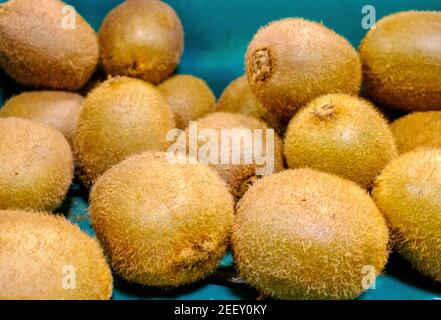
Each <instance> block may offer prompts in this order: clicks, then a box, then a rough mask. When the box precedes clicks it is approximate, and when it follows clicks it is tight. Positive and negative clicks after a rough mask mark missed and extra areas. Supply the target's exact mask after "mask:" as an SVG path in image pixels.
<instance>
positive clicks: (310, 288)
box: [232, 169, 389, 300]
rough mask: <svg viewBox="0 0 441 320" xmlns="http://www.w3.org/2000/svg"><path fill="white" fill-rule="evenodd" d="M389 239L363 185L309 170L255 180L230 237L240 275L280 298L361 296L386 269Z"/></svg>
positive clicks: (263, 291) (270, 295)
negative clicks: (362, 187) (361, 186)
mask: <svg viewBox="0 0 441 320" xmlns="http://www.w3.org/2000/svg"><path fill="white" fill-rule="evenodd" d="M388 243H389V232H388V227H387V224H386V221H385V219H384V217H383V215H382V214H381V213H380V211H379V210H378V209H377V207H376V206H375V203H374V202H373V201H372V199H371V198H370V196H369V195H368V193H367V192H366V191H365V190H363V189H361V188H360V187H359V186H358V185H357V184H355V183H354V182H351V181H349V180H345V179H343V178H340V177H337V176H334V175H331V174H327V173H323V172H318V171H314V170H311V169H296V170H291V169H290V170H287V171H284V172H281V173H276V174H274V175H271V176H268V177H265V178H263V179H261V180H259V181H257V182H256V183H255V184H254V185H253V186H251V187H250V189H249V190H248V192H247V193H246V194H245V195H244V197H243V198H242V200H241V201H240V203H239V206H238V210H237V217H236V222H235V226H234V227H233V235H232V247H233V252H234V261H235V262H236V264H237V267H238V269H239V273H240V275H241V277H242V278H244V279H245V281H247V282H248V283H249V284H250V285H251V286H253V287H254V288H256V289H258V290H259V291H260V292H261V293H262V294H263V295H264V296H269V297H274V298H277V299H314V300H315V299H353V298H356V297H358V296H359V295H360V294H361V293H362V292H363V291H364V290H366V289H368V286H369V284H373V281H372V280H374V279H375V276H376V275H378V274H380V273H381V272H382V270H383V268H384V266H385V264H386V262H387V259H388V253H389V249H388ZM367 278H369V280H371V281H367V282H366V283H364V280H366V279H367Z"/></svg>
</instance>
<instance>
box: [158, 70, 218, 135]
mask: <svg viewBox="0 0 441 320" xmlns="http://www.w3.org/2000/svg"><path fill="white" fill-rule="evenodd" d="M158 89H159V91H160V92H161V93H162V95H163V96H164V98H165V101H166V102H167V103H168V105H169V106H170V108H171V109H172V111H173V112H174V113H175V119H176V125H177V127H178V128H180V129H185V128H186V127H187V126H188V123H189V121H194V120H197V119H199V118H201V117H203V116H205V115H206V114H207V113H210V112H213V111H214V107H215V105H216V97H215V96H214V94H213V92H212V91H211V89H210V87H209V86H208V85H207V83H206V82H205V81H204V80H202V79H200V78H197V77H194V76H191V75H175V76H173V77H170V78H168V79H167V80H165V81H164V82H162V83H161V84H160V85H159V86H158Z"/></svg>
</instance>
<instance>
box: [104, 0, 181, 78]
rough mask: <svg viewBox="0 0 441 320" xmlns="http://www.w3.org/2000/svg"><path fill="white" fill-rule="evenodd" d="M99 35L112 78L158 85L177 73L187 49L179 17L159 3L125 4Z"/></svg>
mask: <svg viewBox="0 0 441 320" xmlns="http://www.w3.org/2000/svg"><path fill="white" fill-rule="evenodd" d="M98 36H99V41H100V46H101V59H102V63H103V65H104V69H105V70H106V72H107V73H108V74H109V75H112V76H115V75H121V76H129V77H135V78H141V79H143V80H145V81H148V82H152V83H154V84H157V83H159V82H161V81H163V80H164V79H166V78H167V77H168V76H169V75H170V74H171V73H172V72H173V70H174V69H175V68H176V66H177V65H178V64H179V62H180V60H181V56H182V53H183V50H184V31H183V28H182V24H181V21H180V20H179V17H178V16H177V15H176V12H175V11H174V10H173V9H172V8H171V7H170V6H169V5H168V4H166V3H165V2H162V1H158V0H132V1H126V2H123V3H122V4H120V5H119V6H117V7H116V8H114V9H113V10H112V11H111V12H110V13H109V14H108V15H107V17H106V18H105V19H104V22H103V24H102V26H101V29H100V31H99V33H98Z"/></svg>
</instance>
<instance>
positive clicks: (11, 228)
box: [0, 211, 113, 300]
mask: <svg viewBox="0 0 441 320" xmlns="http://www.w3.org/2000/svg"><path fill="white" fill-rule="evenodd" d="M0 248H1V250H0V300H4V299H6V300H108V299H110V297H111V296H112V287H113V280H112V275H111V273H110V269H109V267H108V266H107V263H106V260H105V258H104V255H103V253H102V250H101V248H100V247H99V245H98V242H97V241H96V240H95V239H93V238H90V237H89V236H87V235H86V234H85V233H83V232H81V230H80V229H79V228H78V227H77V226H75V225H73V224H72V223H70V222H69V221H67V220H66V219H64V218H63V217H62V216H54V215H49V214H47V213H36V212H21V211H0ZM66 266H69V268H71V267H73V268H74V269H72V270H74V273H73V272H72V271H70V270H69V269H67V270H68V271H69V272H66V271H65V270H63V269H64V268H66ZM73 275H74V276H75V280H76V288H75V289H65V288H63V284H64V283H65V282H67V281H66V278H67V277H69V276H73ZM72 284H73V283H72Z"/></svg>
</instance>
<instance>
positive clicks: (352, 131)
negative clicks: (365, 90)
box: [284, 94, 398, 188]
mask: <svg viewBox="0 0 441 320" xmlns="http://www.w3.org/2000/svg"><path fill="white" fill-rule="evenodd" d="M284 153H285V158H286V161H287V163H288V166H289V167H290V168H301V167H310V168H312V169H316V170H319V171H324V172H328V173H333V174H336V175H339V176H342V177H344V178H347V179H350V180H353V181H355V182H357V183H359V184H360V185H361V186H362V187H364V188H368V187H369V185H370V184H371V183H372V181H373V180H374V178H375V177H376V176H377V175H378V174H379V173H380V172H381V170H382V169H383V168H384V167H385V166H386V164H387V163H388V162H389V161H391V160H392V159H394V158H396V157H397V156H398V152H397V148H396V145H395V139H394V137H393V134H392V132H391V130H390V128H389V125H388V123H387V122H386V120H385V119H384V118H383V116H382V115H381V114H380V113H379V112H378V111H377V110H376V109H375V107H374V106H373V105H372V104H370V103H369V102H368V101H365V100H363V99H361V98H358V97H354V96H350V95H346V94H330V95H325V96H321V97H319V98H317V99H314V100H313V101H311V102H310V103H309V104H308V105H307V106H305V107H304V108H303V109H302V110H301V111H300V112H299V113H297V114H296V115H295V116H294V118H293V119H292V120H291V121H290V123H289V126H288V129H287V132H286V136H285V142H284Z"/></svg>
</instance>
